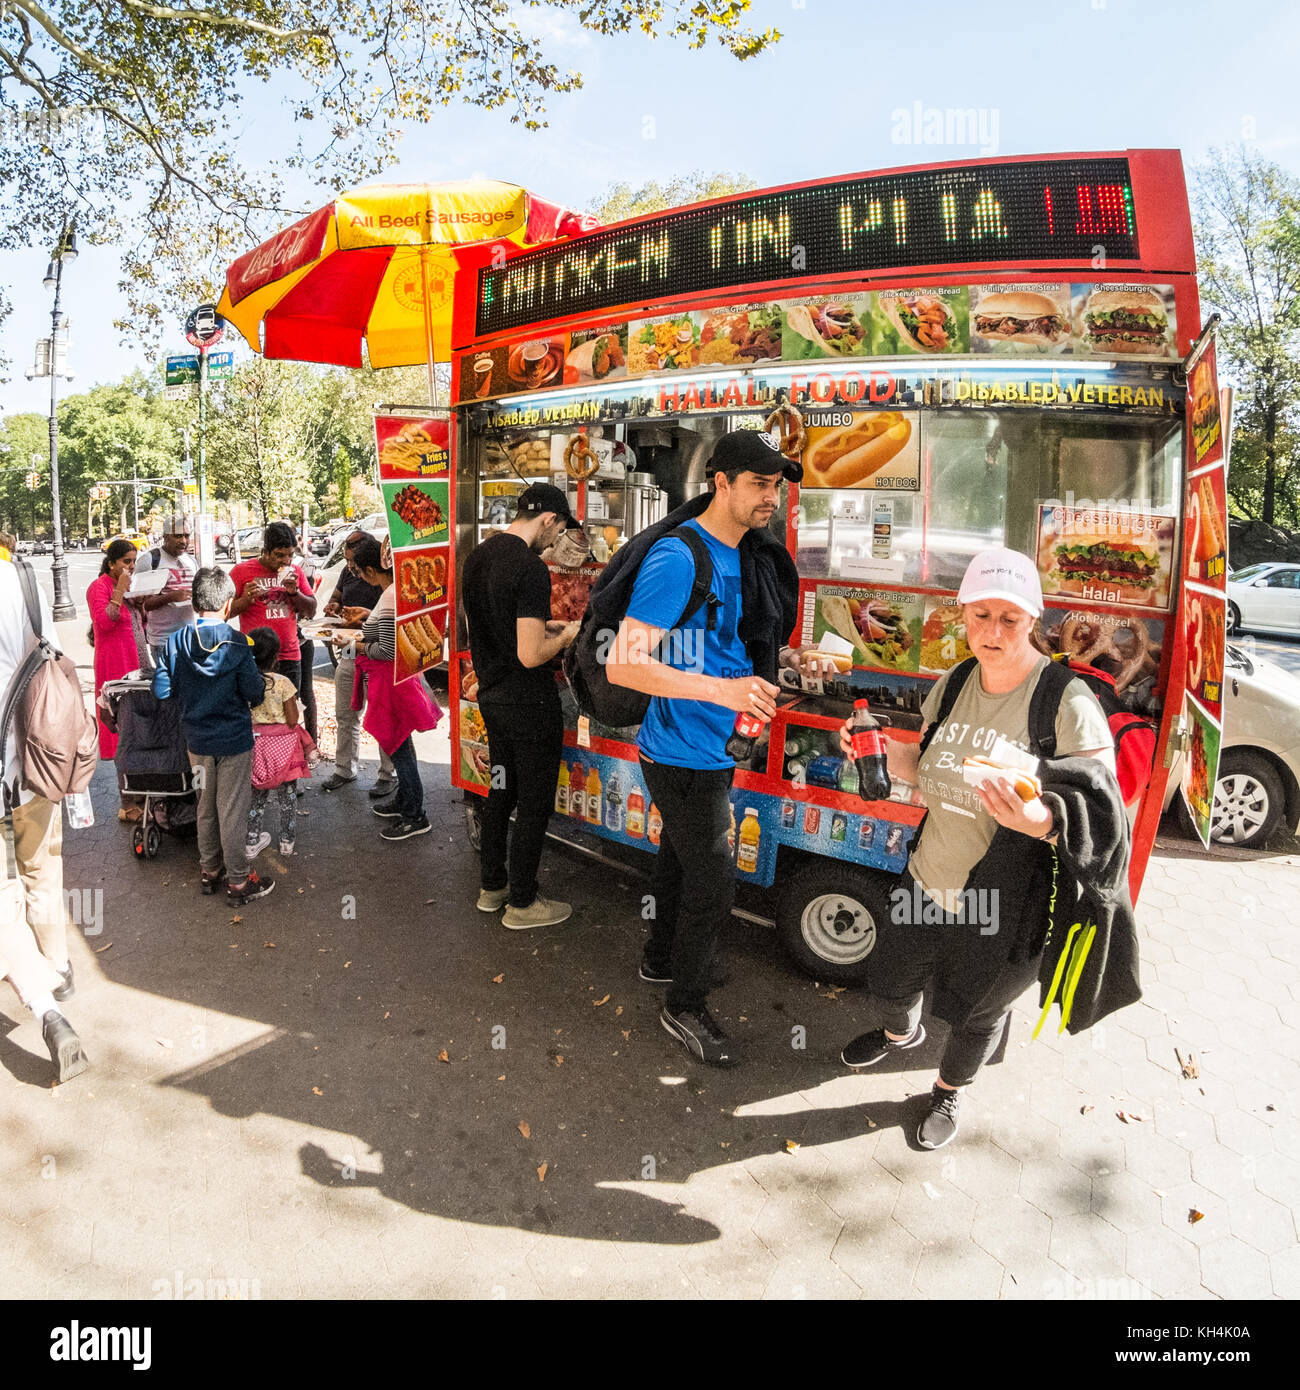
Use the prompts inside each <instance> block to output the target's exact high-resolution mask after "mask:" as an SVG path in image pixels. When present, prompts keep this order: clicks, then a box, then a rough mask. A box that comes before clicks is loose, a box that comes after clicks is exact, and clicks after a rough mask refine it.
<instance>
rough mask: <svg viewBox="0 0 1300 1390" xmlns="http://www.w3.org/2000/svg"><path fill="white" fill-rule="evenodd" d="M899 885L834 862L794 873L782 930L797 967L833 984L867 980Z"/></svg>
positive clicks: (781, 910) (784, 899)
mask: <svg viewBox="0 0 1300 1390" xmlns="http://www.w3.org/2000/svg"><path fill="white" fill-rule="evenodd" d="M896 883H897V880H896V879H895V878H893V877H892V876H890V875H888V874H881V873H876V872H874V871H873V870H871V869H860V868H857V867H856V866H853V865H847V864H839V863H836V862H834V861H832V860H821V861H814V862H813V863H810V864H807V865H806V866H805V867H804V868H802V869H800V870H799V871H798V872H796V873H795V874H793V875H792V876H791V878H790V879H789V881H788V882H787V884H786V887H785V890H784V891H783V892H782V894H781V899H780V902H779V903H778V906H777V913H776V928H777V933H778V934H779V936H780V938H781V942H782V944H783V945H784V947H785V949H786V951H787V952H788V953H789V954H790V956H791V958H792V959H793V960H794V962H795V964H796V965H798V966H799V968H800V969H801V970H802V971H804V973H805V974H807V975H811V976H812V978H813V979H814V980H825V981H826V982H827V983H828V984H857V983H859V982H860V981H861V980H863V979H865V978H866V973H867V959H868V957H869V956H870V955H871V953H872V951H874V950H875V948H876V936H877V930H878V927H879V924H880V922H881V921H883V920H884V918H885V916H886V915H887V914H888V912H889V894H890V890H891V889H892V888H893V887H894V886H895V884H896Z"/></svg>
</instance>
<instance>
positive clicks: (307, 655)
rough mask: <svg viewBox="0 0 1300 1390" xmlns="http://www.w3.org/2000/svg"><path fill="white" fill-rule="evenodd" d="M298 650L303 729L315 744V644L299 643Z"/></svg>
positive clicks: (299, 691) (303, 641) (299, 693)
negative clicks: (300, 668)
mask: <svg viewBox="0 0 1300 1390" xmlns="http://www.w3.org/2000/svg"><path fill="white" fill-rule="evenodd" d="M298 646H299V649H300V651H301V653H302V656H301V658H300V660H301V663H302V673H301V678H300V680H299V683H298V695H299V699H300V703H301V704H302V722H303V727H304V728H305V729H306V730H307V732H308V733H309V734H310V735H311V741H312V742H313V743H315V742H317V738H316V677H315V673H314V667H315V664H316V643H315V642H309V641H307V640H306V639H303V640H301V641H299V643H298Z"/></svg>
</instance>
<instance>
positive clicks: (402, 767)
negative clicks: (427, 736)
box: [392, 734, 424, 820]
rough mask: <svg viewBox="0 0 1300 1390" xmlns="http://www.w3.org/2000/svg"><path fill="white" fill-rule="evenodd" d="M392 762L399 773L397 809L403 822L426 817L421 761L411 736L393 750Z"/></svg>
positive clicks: (395, 770) (394, 769) (408, 735)
mask: <svg viewBox="0 0 1300 1390" xmlns="http://www.w3.org/2000/svg"><path fill="white" fill-rule="evenodd" d="M392 761H393V771H394V772H396V773H397V793H396V796H397V809H398V810H399V811H400V812H401V813H402V819H403V820H419V819H420V818H421V817H422V816H423V815H424V783H423V782H421V781H420V760H419V759H418V758H417V757H416V756H415V740H414V739H413V738H412V737H411V735H410V734H407V736H406V739H405V741H404V742H403V743H402V744H401V746H400V747H398V748H395V749H394V750H393V759H392Z"/></svg>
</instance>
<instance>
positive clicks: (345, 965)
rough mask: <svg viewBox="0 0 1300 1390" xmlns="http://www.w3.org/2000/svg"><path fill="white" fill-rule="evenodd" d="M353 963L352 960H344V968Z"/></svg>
mask: <svg viewBox="0 0 1300 1390" xmlns="http://www.w3.org/2000/svg"><path fill="white" fill-rule="evenodd" d="M351 964H352V962H351V961H350V960H345V961H344V962H343V968H344V970H346V969H347V968H348V966H350V965H351Z"/></svg>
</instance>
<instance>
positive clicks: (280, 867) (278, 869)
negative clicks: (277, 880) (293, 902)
mask: <svg viewBox="0 0 1300 1390" xmlns="http://www.w3.org/2000/svg"><path fill="white" fill-rule="evenodd" d="M275 871H276V873H277V874H287V873H288V872H289V870H288V869H286V868H285V867H284V865H283V864H277V865H276V866H275ZM298 891H299V892H300V893H301V892H302V889H301V888H299V889H298Z"/></svg>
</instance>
